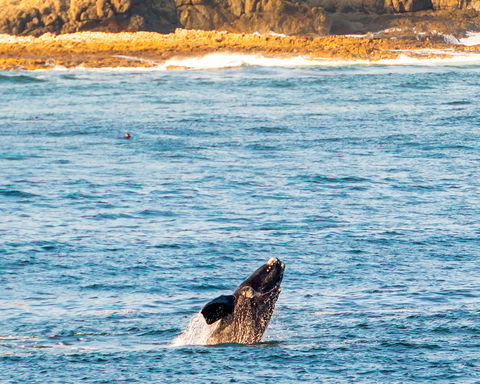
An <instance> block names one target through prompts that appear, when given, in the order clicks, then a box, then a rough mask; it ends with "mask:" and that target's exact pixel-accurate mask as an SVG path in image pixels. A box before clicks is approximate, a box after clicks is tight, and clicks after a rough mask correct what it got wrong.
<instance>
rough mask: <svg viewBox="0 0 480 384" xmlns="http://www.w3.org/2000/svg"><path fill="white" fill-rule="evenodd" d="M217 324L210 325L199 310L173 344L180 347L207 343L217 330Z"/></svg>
mask: <svg viewBox="0 0 480 384" xmlns="http://www.w3.org/2000/svg"><path fill="white" fill-rule="evenodd" d="M215 328H216V326H213V325H212V326H210V325H208V324H207V323H206V322H205V319H204V318H203V316H202V314H201V313H200V312H199V313H197V314H195V315H194V316H193V318H192V319H191V320H190V323H189V324H188V326H187V328H186V329H185V330H184V331H183V332H182V334H181V335H179V336H177V337H176V338H175V339H174V340H173V341H172V346H174V347H180V346H183V345H206V344H207V340H208V338H209V337H210V335H211V334H212V332H213V331H214V330H215Z"/></svg>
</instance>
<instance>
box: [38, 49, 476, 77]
mask: <svg viewBox="0 0 480 384" xmlns="http://www.w3.org/2000/svg"><path fill="white" fill-rule="evenodd" d="M397 52H399V53H400V54H399V56H398V57H397V58H394V59H381V60H353V59H332V58H308V57H305V56H290V57H287V56H265V55H253V54H242V53H211V54H206V55H201V56H189V57H182V58H178V57H177V58H171V59H168V60H166V61H164V62H158V63H157V62H153V61H151V60H149V61H148V63H147V62H146V64H147V65H145V66H138V67H96V68H90V67H85V66H83V65H80V66H77V67H75V68H66V67H62V66H55V67H52V68H49V69H37V70H35V71H60V72H63V71H68V72H70V71H82V72H168V71H182V70H221V69H229V68H241V67H270V68H275V67H278V68H301V67H351V66H376V65H377V66H378V65H382V66H442V65H447V66H448V65H456V66H457V65H480V53H474V52H468V51H467V52H465V51H455V50H453V49H451V48H447V49H416V50H399V51H397ZM138 61H144V60H142V59H141V58H138Z"/></svg>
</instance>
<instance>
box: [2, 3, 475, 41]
mask: <svg viewBox="0 0 480 384" xmlns="http://www.w3.org/2000/svg"><path fill="white" fill-rule="evenodd" d="M177 28H184V29H198V30H217V31H228V32H240V33H242V32H243V33H254V32H259V33H268V32H275V33H281V34H286V35H308V36H321V35H332V34H352V33H367V32H372V33H376V32H379V31H381V30H385V29H397V30H398V29H399V30H401V31H402V33H406V34H411V33H412V32H414V31H413V30H415V29H416V30H417V31H423V32H428V31H437V32H440V33H443V34H452V35H454V36H456V37H458V36H460V35H462V34H463V33H465V32H466V31H468V30H470V31H479V30H480V0H0V33H6V34H13V35H33V36H40V35H42V34H44V33H54V34H65V33H74V32H81V31H103V32H134V31H153V32H160V33H172V32H174V31H175V29H177Z"/></svg>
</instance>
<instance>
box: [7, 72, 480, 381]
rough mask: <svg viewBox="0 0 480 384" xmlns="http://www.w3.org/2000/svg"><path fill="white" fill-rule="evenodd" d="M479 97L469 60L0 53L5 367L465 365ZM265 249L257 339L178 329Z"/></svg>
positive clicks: (342, 373)
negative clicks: (213, 60)
mask: <svg viewBox="0 0 480 384" xmlns="http://www.w3.org/2000/svg"><path fill="white" fill-rule="evenodd" d="M294 65H295V64H294ZM479 99H480V65H479V64H476V65H475V64H472V65H456V66H455V65H438V63H437V64H436V65H415V66H411V65H399V66H391V65H372V66H368V65H362V66H355V65H354V66H352V65H343V66H341V65H337V66H328V67H325V66H318V65H317V66H315V65H314V66H311V67H301V66H293V67H283V68H282V67H276V66H270V67H269V66H265V67H259V66H239V67H235V68H219V69H214V70H191V71H174V72H166V71H151V70H150V71H141V70H140V71H101V72H97V71H85V70H80V69H79V70H72V71H50V72H21V71H20V72H1V73H0V218H1V219H0V371H1V375H0V382H1V383H174V382H176V383H178V382H181V383H187V382H188V383H190V382H194V383H226V382H232V383H267V382H268V383H297V382H302V383H313V382H321V383H426V382H436V383H479V382H480V257H479V249H480V115H479V102H478V100H479ZM125 132H130V133H131V135H132V139H130V140H126V139H124V138H123V135H124V133H125ZM270 257H278V258H280V259H281V260H282V261H283V262H285V264H286V271H285V277H284V280H283V283H282V287H283V292H282V294H281V295H280V298H279V301H278V303H277V306H276V311H275V313H274V316H273V318H272V321H271V322H270V326H269V328H268V329H267V332H266V334H265V336H264V338H263V341H262V342H260V343H258V344H255V345H235V344H228V345H217V346H204V345H173V341H174V340H175V338H176V337H178V336H179V335H180V334H181V333H182V332H183V331H184V330H185V329H186V328H187V327H188V324H189V322H190V321H191V320H192V319H194V320H195V319H196V313H198V311H199V310H200V309H201V307H202V306H203V305H204V304H205V303H206V302H207V301H209V300H211V299H212V298H214V297H216V296H218V295H220V294H229V293H231V292H232V291H233V290H234V289H235V288H236V286H237V285H238V284H240V283H241V282H242V280H243V279H245V278H246V277H247V276H248V275H249V274H250V273H251V272H253V271H254V270H255V269H256V268H257V267H259V266H260V265H262V264H263V263H264V262H265V261H266V260H267V259H268V258H270ZM199 328H201V326H200V327H199Z"/></svg>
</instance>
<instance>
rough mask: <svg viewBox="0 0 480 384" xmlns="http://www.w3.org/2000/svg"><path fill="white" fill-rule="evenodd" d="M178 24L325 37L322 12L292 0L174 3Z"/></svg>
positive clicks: (238, 30) (326, 23)
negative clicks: (323, 35)
mask: <svg viewBox="0 0 480 384" xmlns="http://www.w3.org/2000/svg"><path fill="white" fill-rule="evenodd" d="M176 4H177V10H178V15H179V19H180V23H181V24H182V25H183V26H184V27H185V28H188V29H202V30H225V31H230V32H260V33H267V32H276V33H283V34H287V35H299V34H320V35H322V34H326V33H327V32H328V21H327V17H326V13H325V12H324V11H323V9H320V8H317V7H312V6H309V5H308V4H307V3H305V2H300V1H294V0H194V1H192V0H176Z"/></svg>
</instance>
